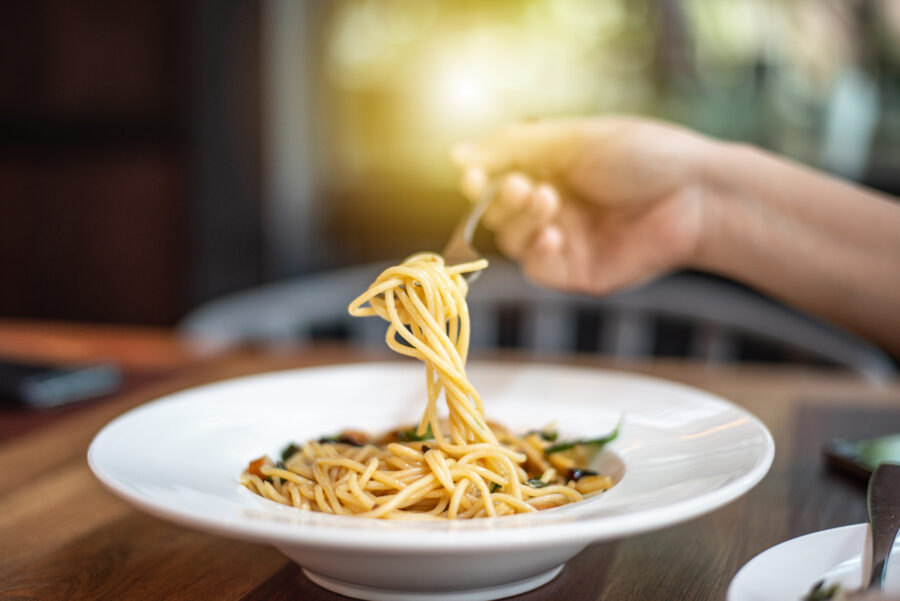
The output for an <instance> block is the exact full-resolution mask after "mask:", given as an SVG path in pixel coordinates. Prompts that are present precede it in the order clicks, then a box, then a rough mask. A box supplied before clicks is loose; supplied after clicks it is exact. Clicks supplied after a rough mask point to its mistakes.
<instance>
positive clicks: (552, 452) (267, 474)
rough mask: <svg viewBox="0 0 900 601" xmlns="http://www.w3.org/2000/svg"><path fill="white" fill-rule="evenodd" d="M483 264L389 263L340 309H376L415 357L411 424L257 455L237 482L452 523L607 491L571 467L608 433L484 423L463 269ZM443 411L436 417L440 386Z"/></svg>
mask: <svg viewBox="0 0 900 601" xmlns="http://www.w3.org/2000/svg"><path fill="white" fill-rule="evenodd" d="M486 266H487V261H486V260H484V259H482V260H479V261H474V262H471V263H464V264H460V265H453V266H447V265H445V264H444V260H443V258H442V257H441V256H440V255H436V254H432V253H420V254H416V255H413V256H411V257H409V258H408V259H406V260H405V261H404V262H403V263H402V264H400V265H396V266H393V267H390V268H388V269H387V270H385V271H384V272H382V273H381V275H379V276H378V278H377V279H376V280H375V282H374V283H373V284H372V285H371V286H370V287H369V289H368V290H367V291H366V292H364V293H363V294H362V295H360V296H359V297H358V298H356V299H355V300H354V301H353V302H352V303H350V306H349V312H350V314H351V315H354V316H358V317H360V316H367V315H378V316H380V317H382V318H383V319H385V320H387V321H388V323H389V325H388V329H387V334H386V336H385V340H386V341H387V344H388V346H389V347H390V348H391V349H393V350H394V351H396V352H398V353H401V354H403V355H408V356H410V357H414V358H416V359H418V360H420V361H422V362H424V363H425V372H426V382H427V391H428V402H427V404H426V407H425V412H424V415H423V416H422V418H421V420H420V421H419V423H418V424H417V425H416V426H415V427H413V428H410V429H409V430H399V431H396V432H393V433H389V434H388V435H386V436H384V437H382V438H381V439H380V440H377V441H376V440H370V439H369V438H368V437H367V436H366V435H364V434H361V433H358V432H351V431H347V432H344V433H342V434H340V435H339V436H336V437H331V438H323V439H320V440H318V441H308V442H306V443H305V444H303V445H302V446H299V447H298V446H294V445H291V446H290V447H288V448H287V449H285V451H284V452H283V453H282V461H280V462H277V463H276V462H272V460H271V459H269V458H267V457H261V458H259V459H257V460H255V461H253V462H251V463H250V465H249V467H248V468H247V470H246V471H245V472H244V473H243V474H242V476H241V482H242V483H243V484H244V485H245V486H246V487H247V488H249V489H250V490H252V491H254V492H256V493H258V494H260V495H262V496H264V497H266V498H268V499H271V500H273V501H277V502H279V503H283V504H286V505H292V506H294V507H299V508H302V509H308V510H313V511H322V512H326V513H334V514H338V515H356V516H361V517H370V518H386V519H407V520H408V519H434V518H446V519H458V518H477V517H488V516H499V515H507V514H513V513H523V512H531V511H535V510H538V509H545V508H549V507H556V506H559V505H563V504H566V503H571V502H575V501H579V500H581V499H582V498H583V496H584V495H588V494H594V493H597V492H601V491H603V490H606V489H607V488H609V487H610V486H612V480H611V479H610V478H609V477H608V476H600V475H598V474H596V473H595V472H592V471H590V470H587V469H583V468H579V467H577V466H578V465H585V463H586V461H587V460H588V459H589V457H588V456H589V454H590V451H591V449H596V448H598V447H599V446H602V444H604V443H605V442H608V441H609V440H611V439H612V438H614V437H615V434H616V432H617V430H616V431H614V432H613V433H612V434H611V435H610V436H607V437H604V438H602V439H594V440H589V441H575V442H573V443H565V444H555V433H551V432H547V431H545V432H532V433H529V434H527V435H525V436H522V437H518V436H514V435H512V434H511V433H509V432H507V431H506V430H504V429H503V428H501V427H499V426H497V425H494V424H490V423H488V421H487V420H486V418H485V413H484V406H483V403H482V400H481V397H480V396H479V394H478V391H477V390H476V389H475V387H474V386H473V385H472V383H471V382H470V381H469V379H468V378H467V377H466V371H465V365H466V358H467V354H468V347H469V314H468V308H467V305H466V300H465V297H466V292H467V289H468V288H467V284H466V280H465V277H464V275H465V274H466V273H470V272H473V271H477V270H480V269H484V268H485V267H486ZM442 392H443V393H444V394H443V398H444V399H445V401H446V405H447V409H448V416H447V418H446V419H441V417H440V416H439V413H438V401H439V399H440V398H441V396H442V395H441V393H442Z"/></svg>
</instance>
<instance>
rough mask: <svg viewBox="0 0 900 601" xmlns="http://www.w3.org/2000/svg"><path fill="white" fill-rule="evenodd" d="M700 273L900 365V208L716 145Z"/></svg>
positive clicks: (708, 173) (708, 174)
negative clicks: (858, 341)
mask: <svg viewBox="0 0 900 601" xmlns="http://www.w3.org/2000/svg"><path fill="white" fill-rule="evenodd" d="M704 174H705V177H704V181H705V190H706V195H705V196H706V201H705V212H704V220H705V222H704V226H703V228H702V235H701V240H700V243H699V246H698V249H697V253H696V261H695V262H696V266H697V267H700V268H702V269H706V270H709V271H712V272H716V273H720V274H722V275H727V276H729V277H732V278H735V279H737V280H740V281H743V282H746V283H747V284H749V285H752V286H754V287H756V288H759V289H761V290H764V291H766V292H767V293H769V294H771V295H773V296H776V297H779V298H781V299H783V300H785V301H786V302H788V303H790V304H792V305H794V306H797V307H799V308H801V309H804V310H806V311H809V312H810V313H813V314H816V315H819V316H820V317H823V318H825V319H828V320H831V321H833V322H836V323H839V324H841V325H843V326H844V327H846V328H848V329H850V330H853V331H856V332H857V333H859V334H861V335H862V336H865V337H867V338H869V339H870V340H872V341H873V342H875V343H876V344H879V345H881V346H883V347H884V348H885V349H887V350H888V351H890V352H891V353H893V354H894V355H895V356H900V204H897V203H894V202H892V201H891V200H889V199H887V198H886V197H884V196H881V195H879V194H877V193H874V192H871V191H868V190H865V189H863V188H859V187H857V186H854V185H851V184H848V183H846V182H843V181H840V180H838V179H835V178H832V177H829V176H826V175H822V174H819V173H816V172H814V171H812V170H810V169H807V168H805V167H801V166H799V165H795V164H792V163H790V162H787V161H784V160H782V159H777V158H775V157H772V156H771V155H768V154H766V153H764V152H762V151H758V150H755V149H752V148H749V147H744V146H735V145H729V144H722V145H716V149H715V152H714V153H712V154H711V158H710V159H709V160H708V161H707V163H706V169H705V171H704Z"/></svg>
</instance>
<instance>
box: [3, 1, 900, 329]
mask: <svg viewBox="0 0 900 601" xmlns="http://www.w3.org/2000/svg"><path fill="white" fill-rule="evenodd" d="M0 53H2V56H3V59H2V61H0V257H2V258H0V317H16V318H42V319H53V320H78V321H93V322H114V323H135V324H154V325H173V324H176V323H178V322H179V320H181V319H182V318H183V317H184V316H185V315H187V314H188V313H189V312H190V311H191V310H193V309H195V308H197V307H199V306H202V305H203V304H204V303H205V302H207V301H210V300H211V299H215V298H218V297H221V296H222V295H224V294H227V293H231V292H234V291H238V290H244V289H250V288H253V287H257V286H260V285H263V284H266V283H270V282H279V281H284V280H286V279H288V278H295V279H296V278H303V277H305V276H308V275H309V274H314V273H321V272H324V271H327V270H332V269H335V268H340V267H345V266H351V265H357V264H360V263H370V262H374V261H381V260H396V259H399V258H402V257H403V256H406V255H408V254H410V253H411V252H414V251H418V250H426V249H429V250H438V249H440V248H441V247H442V246H443V243H444V241H445V239H446V237H447V236H448V234H449V233H450V231H451V229H452V228H453V226H454V225H455V222H456V220H457V219H458V218H459V216H460V215H461V212H462V210H463V208H464V206H465V203H464V201H463V199H462V197H461V196H460V195H459V194H458V193H457V191H456V188H455V183H456V173H455V172H454V170H453V169H452V167H451V165H450V164H449V161H448V160H447V150H448V147H449V146H450V145H451V143H452V142H454V141H457V140H460V139H464V138H466V137H470V136H474V135H478V134H481V133H484V132H486V131H489V130H490V129H492V128H494V127H496V126H498V125H501V124H503V123H505V122H508V121H510V120H512V119H519V118H525V117H535V116H539V117H551V116H564V115H584V114H604V113H611V112H629V113H637V114H642V115H650V116H655V117H659V118H664V119H668V120H672V121H675V122H678V123H682V124H684V125H687V126H689V127H692V128H695V129H698V130H700V131H703V132H706V133H708V134H711V135H714V136H717V137H721V138H728V139H734V140H745V141H748V142H752V143H754V144H758V145H760V146H762V147H765V148H768V149H771V150H773V151H775V152H778V153H781V154H783V155H786V156H789V157H791V158H793V159H796V160H798V161H801V162H804V163H807V164H809V165H812V166H814V167H816V168H820V169H824V170H827V171H830V172H833V173H835V174H838V175H840V176H843V177H847V178H850V179H853V180H856V181H859V182H862V183H864V184H866V185H869V186H873V187H875V188H878V189H881V190H884V191H887V192H889V193H893V194H897V193H898V192H900V144H898V141H900V2H896V1H894V0H833V1H828V0H478V1H476V0H332V1H329V2H312V1H308V2H302V1H300V0H297V1H290V0H241V1H238V0H220V1H215V2H213V1H211V0H181V1H170V0H153V1H150V0H134V1H132V2H127V3H123V2H114V1H110V0H95V1H91V2H88V1H72V0H35V1H33V2H23V3H14V4H12V5H8V6H5V7H4V8H3V19H0ZM480 245H481V246H483V247H484V248H485V249H487V250H490V248H491V242H490V239H489V238H485V239H483V240H480ZM365 284H366V282H360V283H359V288H360V290H361V289H362V287H364V286H365ZM348 300H349V299H348ZM670 330H671V328H670ZM673 331H674V334H672V333H671V332H672V331H670V333H669V336H670V337H671V336H674V337H676V338H677V337H678V335H679V334H678V332H679V331H678V329H677V328H676V329H675V330H673ZM663 346H665V344H663Z"/></svg>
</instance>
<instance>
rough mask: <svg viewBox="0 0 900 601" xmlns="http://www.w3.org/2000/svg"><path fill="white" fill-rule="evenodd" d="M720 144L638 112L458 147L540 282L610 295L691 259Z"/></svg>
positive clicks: (509, 247)
mask: <svg viewBox="0 0 900 601" xmlns="http://www.w3.org/2000/svg"><path fill="white" fill-rule="evenodd" d="M714 148H715V143H714V142H713V141H712V140H708V139H706V138H703V137H701V136H699V135H697V134H693V133H691V132H689V131H687V130H683V129H680V128H676V127H673V126H670V125H666V124H662V123H659V122H654V121H650V120H645V119H639V118H624V117H617V118H602V119H578V120H566V121H546V122H530V123H522V124H517V125H512V126H509V127H507V128H505V129H503V130H501V131H500V132H498V133H496V134H494V135H491V136H488V137H486V138H484V139H481V140H477V141H474V142H469V143H465V144H462V145H459V146H457V147H456V148H454V150H453V160H454V162H455V163H456V164H457V165H458V166H459V167H460V168H461V169H462V181H461V188H462V191H463V193H464V194H465V195H466V196H468V197H469V198H470V199H472V200H476V199H477V198H478V197H479V195H480V194H481V192H482V190H483V189H484V187H485V186H486V184H487V182H488V180H489V179H491V178H498V177H500V178H503V183H502V185H501V187H500V192H499V193H498V196H497V198H496V199H495V201H494V203H493V204H492V205H491V207H490V208H489V210H488V212H487V213H486V214H485V216H484V224H485V225H486V226H487V227H488V228H489V229H492V230H493V231H494V232H495V235H496V240H497V244H498V246H499V248H500V250H501V251H503V252H504V253H505V254H507V255H508V256H510V257H511V258H513V259H516V260H518V261H520V262H521V264H522V267H523V269H524V270H525V273H526V275H527V276H528V277H529V278H530V279H532V280H533V281H535V282H536V283H539V284H543V285H546V286H551V287H555V288H560V289H565V290H572V291H581V292H587V293H592V294H604V293H607V292H610V291H612V290H615V289H618V288H622V287H626V286H631V285H635V284H638V283H640V282H642V281H644V280H647V279H649V278H652V277H655V276H657V275H660V274H661V273H663V272H665V271H668V270H671V269H674V268H678V267H683V266H686V265H689V264H690V262H691V261H692V259H693V257H694V255H695V254H696V252H697V247H698V245H699V241H700V234H701V229H702V227H703V218H704V204H705V203H704V199H705V194H704V185H705V181H704V175H703V171H704V164H705V162H706V161H707V160H709V159H710V157H712V156H715V153H714Z"/></svg>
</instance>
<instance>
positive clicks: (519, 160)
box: [450, 121, 578, 177]
mask: <svg viewBox="0 0 900 601" xmlns="http://www.w3.org/2000/svg"><path fill="white" fill-rule="evenodd" d="M576 133H577V128H576V127H575V123H574V122H571V121H529V122H524V123H516V124H513V125H509V126H506V127H504V128H503V129H501V130H499V131H497V132H496V133H494V134H491V135H488V136H486V137H484V138H480V139H478V140H474V141H468V142H463V143H460V144H457V145H456V146H454V147H453V148H452V150H451V152H450V157H451V160H452V161H453V163H454V164H455V165H456V166H457V167H459V168H460V169H473V168H477V169H481V170H483V171H486V172H488V173H498V172H503V171H512V170H521V171H525V172H528V173H530V174H533V175H536V176H538V177H549V176H552V175H555V174H557V173H559V172H560V171H561V170H562V169H563V168H565V167H566V166H567V165H569V164H571V160H572V158H573V157H574V154H575V152H576V150H577V149H576V143H577V140H578V137H577V136H576Z"/></svg>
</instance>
